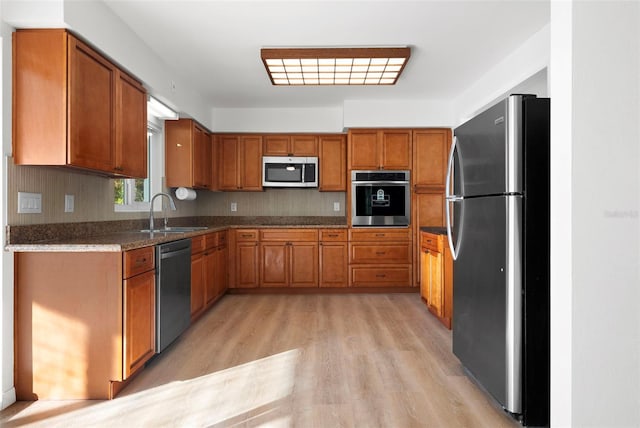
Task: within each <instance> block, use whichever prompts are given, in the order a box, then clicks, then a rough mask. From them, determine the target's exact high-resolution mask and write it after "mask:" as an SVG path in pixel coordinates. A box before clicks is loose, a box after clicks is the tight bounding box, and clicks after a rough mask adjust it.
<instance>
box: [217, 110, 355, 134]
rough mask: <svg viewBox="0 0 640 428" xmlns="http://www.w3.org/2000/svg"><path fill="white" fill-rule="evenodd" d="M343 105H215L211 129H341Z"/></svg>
mask: <svg viewBox="0 0 640 428" xmlns="http://www.w3.org/2000/svg"><path fill="white" fill-rule="evenodd" d="M342 122H343V120H342V108H340V107H327V108H214V109H213V117H212V124H213V125H212V126H213V128H212V131H214V132H342V131H343V126H342Z"/></svg>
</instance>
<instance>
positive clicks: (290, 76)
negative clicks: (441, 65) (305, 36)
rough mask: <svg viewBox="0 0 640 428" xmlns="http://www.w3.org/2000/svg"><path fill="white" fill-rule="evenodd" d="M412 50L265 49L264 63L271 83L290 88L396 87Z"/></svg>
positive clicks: (395, 48) (263, 50) (401, 48)
mask: <svg viewBox="0 0 640 428" xmlns="http://www.w3.org/2000/svg"><path fill="white" fill-rule="evenodd" d="M410 55H411V49H410V48H408V47H392V48H382V47H380V48H264V49H261V50H260V56H261V58H262V62H263V63H264V66H265V68H266V70H267V74H268V75H269V79H270V80H271V83H272V84H273V85H276V86H287V85H295V86H301V85H394V84H395V83H396V82H397V81H398V78H399V77H400V74H401V73H402V70H403V69H404V67H405V65H406V64H407V61H408V60H409V56H410Z"/></svg>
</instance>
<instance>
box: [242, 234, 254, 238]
mask: <svg viewBox="0 0 640 428" xmlns="http://www.w3.org/2000/svg"><path fill="white" fill-rule="evenodd" d="M241 236H242V237H243V238H253V234H251V233H243V234H242V235H241Z"/></svg>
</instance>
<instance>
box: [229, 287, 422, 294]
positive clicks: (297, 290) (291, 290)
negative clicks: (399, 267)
mask: <svg viewBox="0 0 640 428" xmlns="http://www.w3.org/2000/svg"><path fill="white" fill-rule="evenodd" d="M419 292H420V288H418V287H341V288H324V287H323V288H318V287H308V288H307V287H304V288H303V287H269V288H229V289H227V293H228V294H365V293H366V294H371V293H385V294H388V293H419Z"/></svg>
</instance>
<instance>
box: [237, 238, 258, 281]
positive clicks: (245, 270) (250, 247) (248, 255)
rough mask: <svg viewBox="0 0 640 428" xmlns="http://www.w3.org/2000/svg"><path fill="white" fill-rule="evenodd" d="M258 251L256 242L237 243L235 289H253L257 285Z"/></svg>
mask: <svg viewBox="0 0 640 428" xmlns="http://www.w3.org/2000/svg"><path fill="white" fill-rule="evenodd" d="M258 250H259V247H258V243H257V242H238V243H237V244H236V254H235V256H236V257H235V264H236V283H235V286H236V287H238V288H253V287H257V286H258V285H259V283H260V277H259V272H260V269H259V267H258V260H259V258H258V257H259V256H258V252H259V251H258Z"/></svg>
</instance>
